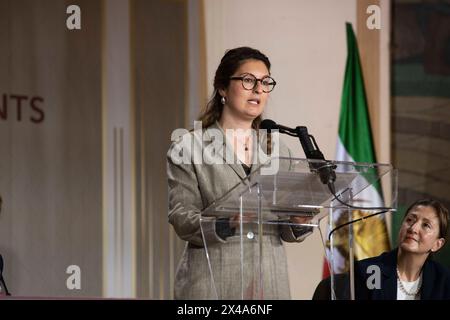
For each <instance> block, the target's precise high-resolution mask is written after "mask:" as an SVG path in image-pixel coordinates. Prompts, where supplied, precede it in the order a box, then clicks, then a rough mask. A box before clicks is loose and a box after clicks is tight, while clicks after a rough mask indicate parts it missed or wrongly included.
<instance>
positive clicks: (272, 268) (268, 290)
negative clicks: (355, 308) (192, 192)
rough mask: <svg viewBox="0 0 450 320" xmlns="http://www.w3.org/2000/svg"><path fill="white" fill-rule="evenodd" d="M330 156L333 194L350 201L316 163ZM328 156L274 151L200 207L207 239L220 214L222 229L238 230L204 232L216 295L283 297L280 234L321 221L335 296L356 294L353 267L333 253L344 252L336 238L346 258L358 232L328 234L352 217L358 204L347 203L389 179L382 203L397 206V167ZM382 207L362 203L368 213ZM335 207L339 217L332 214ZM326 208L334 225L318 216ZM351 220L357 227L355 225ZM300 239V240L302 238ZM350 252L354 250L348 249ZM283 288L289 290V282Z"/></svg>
mask: <svg viewBox="0 0 450 320" xmlns="http://www.w3.org/2000/svg"><path fill="white" fill-rule="evenodd" d="M326 163H327V164H328V165H330V164H331V165H333V167H334V172H335V174H336V180H335V182H334V186H335V194H336V195H337V196H338V198H339V199H340V200H341V201H342V202H344V203H345V204H347V205H345V204H343V203H341V202H339V201H337V200H336V199H335V196H334V195H333V194H332V192H330V190H329V188H328V186H327V185H326V184H323V183H322V182H321V180H320V179H319V176H318V173H317V172H316V170H315V169H311V168H318V167H320V164H326ZM326 163H325V162H323V161H319V160H317V161H316V160H306V159H294V158H274V159H271V160H270V162H268V163H266V164H265V165H261V166H260V167H258V168H257V169H256V170H253V171H252V173H251V174H250V175H249V176H248V177H247V178H246V179H244V180H243V181H242V182H241V183H239V184H238V185H236V186H234V187H233V188H232V189H231V190H230V191H229V192H227V193H226V194H225V195H224V196H223V197H222V198H220V199H218V200H217V201H215V202H214V203H213V204H211V205H210V206H209V207H208V208H206V209H205V210H204V211H203V212H202V214H201V226H202V232H203V233H204V239H208V238H209V237H206V236H205V233H206V232H210V230H211V221H215V228H216V229H220V228H221V229H224V230H232V234H231V235H230V236H229V237H226V238H225V239H224V240H223V241H222V242H216V241H215V242H208V240H205V244H204V245H205V259H206V260H207V264H208V269H209V272H210V281H211V283H210V285H211V287H210V288H211V291H210V292H211V299H246V300H247V299H277V298H281V299H283V297H285V296H286V295H285V292H282V290H283V287H284V285H283V281H284V278H285V276H286V275H285V274H284V273H285V271H284V270H285V268H284V266H285V261H284V260H283V259H284V256H283V255H284V247H283V245H282V244H281V243H282V241H283V240H286V241H300V240H301V239H302V237H303V236H304V235H305V234H306V235H307V234H308V233H310V232H311V231H314V232H321V228H320V226H321V225H322V227H323V226H324V225H325V228H327V229H328V228H330V229H328V231H327V230H322V234H323V235H324V236H323V241H322V244H323V249H324V250H323V254H324V256H327V257H328V258H329V266H330V269H331V270H330V271H331V277H330V292H331V298H333V299H351V298H353V297H354V292H353V270H352V268H350V269H349V270H345V271H342V270H335V268H334V265H335V264H334V261H333V259H336V258H337V257H335V254H334V253H335V252H338V250H337V249H338V246H339V250H341V249H342V247H344V249H346V250H344V252H345V253H344V254H341V255H340V257H339V258H340V259H342V257H344V258H349V256H350V255H351V256H352V257H353V243H352V241H353V237H352V236H350V237H349V239H350V240H349V241H348V242H347V243H344V244H342V243H335V241H333V236H332V237H331V238H330V239H328V232H329V230H332V228H334V227H336V225H337V224H339V223H341V224H342V221H350V220H352V219H353V218H354V216H353V215H354V210H353V209H351V208H350V207H349V206H348V205H351V206H360V207H368V204H370V203H372V202H371V200H372V199H370V197H371V193H370V191H371V189H372V188H375V189H376V190H381V189H380V188H381V186H383V188H384V189H385V190H389V191H388V192H386V194H388V197H387V198H389V199H388V201H386V199H385V201H384V202H385V203H384V207H389V208H390V209H392V210H395V203H396V192H395V191H396V189H397V181H396V172H395V170H393V168H392V166H391V165H384V164H367V163H351V162H339V161H328V162H326ZM372 207H373V205H372ZM376 211H377V210H364V214H371V213H373V212H376ZM378 211H379V210H378ZM336 214H339V215H340V216H341V218H340V219H335V218H334V219H333V215H336ZM327 216H330V219H329V221H330V222H329V226H327V225H326V224H325V220H324V223H322V224H321V223H320V222H321V220H322V219H323V218H324V217H327ZM373 219H374V218H373ZM221 224H224V225H223V226H221ZM225 224H226V225H225ZM350 226H352V225H350ZM222 227H223V228H222ZM345 228H348V230H349V231H348V232H349V233H350V235H352V232H353V228H350V227H345ZM329 240H330V241H329ZM295 245H298V246H302V243H301V242H299V243H296V244H295ZM335 247H336V248H335ZM341 251H342V250H341ZM327 253H328V254H327ZM346 254H348V255H349V256H348V257H345V255H346ZM352 257H351V258H352ZM351 258H350V260H351ZM300 263H302V264H303V263H304V264H307V263H311V259H309V258H308V257H302V259H301V261H300ZM316 263H317V262H316ZM344 272H345V276H343V274H344ZM320 273H321V270H318V274H320ZM340 273H342V274H340ZM314 276H315V277H317V275H314ZM311 277H312V275H311V274H304V273H301V272H298V273H296V272H290V277H289V282H290V283H291V285H292V283H295V282H297V285H301V283H302V281H306V280H307V279H309V278H311ZM336 279H337V280H338V281H337V280H336ZM342 279H344V280H342ZM343 282H344V283H343ZM280 290H281V291H280ZM285 290H289V285H287V286H286V287H285Z"/></svg>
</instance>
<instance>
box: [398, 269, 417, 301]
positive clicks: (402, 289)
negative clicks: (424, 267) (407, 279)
mask: <svg viewBox="0 0 450 320" xmlns="http://www.w3.org/2000/svg"><path fill="white" fill-rule="evenodd" d="M397 283H398V285H399V288H400V290H401V291H402V292H403V293H404V294H406V295H408V296H415V295H417V294H418V293H419V292H420V289H421V288H422V271H421V272H420V275H419V285H418V286H417V289H416V290H415V291H413V292H409V291H407V290H406V288H405V287H404V286H403V282H402V280H400V271H398V268H397Z"/></svg>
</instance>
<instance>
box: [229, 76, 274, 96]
mask: <svg viewBox="0 0 450 320" xmlns="http://www.w3.org/2000/svg"><path fill="white" fill-rule="evenodd" d="M230 80H241V81H242V87H243V88H244V89H245V90H254V89H255V88H256V86H257V84H258V81H259V82H260V83H261V86H262V91H263V92H266V93H269V92H270V91H272V90H273V89H274V88H275V85H276V84H277V82H276V81H275V80H274V79H273V78H272V77H269V76H265V77H263V78H261V79H258V78H256V77H255V76H254V75H252V74H251V73H247V74H244V75H243V76H241V77H231V78H230Z"/></svg>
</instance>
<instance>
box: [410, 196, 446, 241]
mask: <svg viewBox="0 0 450 320" xmlns="http://www.w3.org/2000/svg"><path fill="white" fill-rule="evenodd" d="M418 206H424V207H432V208H433V209H434V211H435V212H436V215H437V217H438V220H439V238H444V239H445V242H447V237H448V220H449V216H448V210H447V208H446V207H445V206H444V205H443V204H442V203H440V202H439V201H437V200H433V199H421V200H417V201H416V202H414V203H413V204H412V205H410V206H409V208H408V209H407V210H406V213H405V217H406V215H407V214H408V213H409V212H410V211H411V210H412V209H414V208H415V207H418Z"/></svg>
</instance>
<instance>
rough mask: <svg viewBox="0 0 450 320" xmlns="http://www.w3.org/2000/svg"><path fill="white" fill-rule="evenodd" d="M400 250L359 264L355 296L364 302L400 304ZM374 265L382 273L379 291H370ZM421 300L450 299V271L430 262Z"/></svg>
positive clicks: (421, 291) (425, 270) (426, 271)
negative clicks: (398, 281) (380, 301)
mask: <svg viewBox="0 0 450 320" xmlns="http://www.w3.org/2000/svg"><path fill="white" fill-rule="evenodd" d="M397 250H398V249H394V250H392V251H389V252H385V253H383V254H381V255H379V256H377V257H374V258H369V259H364V260H361V261H358V262H356V263H355V294H356V299H360V300H367V299H368V300H396V299H397ZM370 265H377V266H378V267H379V268H380V271H381V286H380V288H379V289H369V288H368V286H367V280H368V278H369V277H370V276H371V275H372V274H373V272H369V273H368V272H367V268H368V267H369V266H370ZM422 272H423V273H422V277H423V278H422V287H421V290H420V298H421V300H442V299H446V300H447V299H450V270H449V269H448V268H446V267H444V266H443V265H441V264H440V263H438V262H436V261H433V260H431V259H430V258H428V259H427V260H426V261H425V264H424V266H423V270H422Z"/></svg>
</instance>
